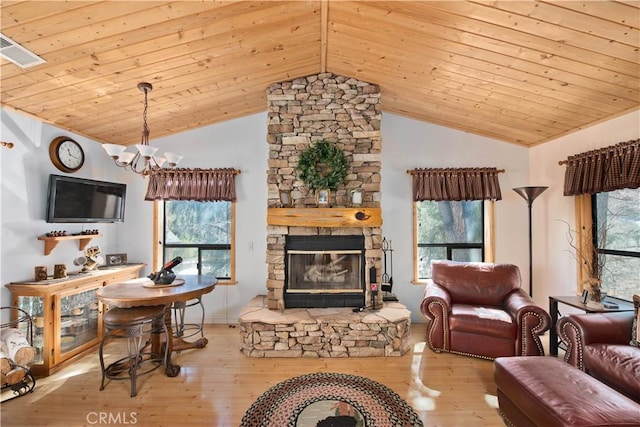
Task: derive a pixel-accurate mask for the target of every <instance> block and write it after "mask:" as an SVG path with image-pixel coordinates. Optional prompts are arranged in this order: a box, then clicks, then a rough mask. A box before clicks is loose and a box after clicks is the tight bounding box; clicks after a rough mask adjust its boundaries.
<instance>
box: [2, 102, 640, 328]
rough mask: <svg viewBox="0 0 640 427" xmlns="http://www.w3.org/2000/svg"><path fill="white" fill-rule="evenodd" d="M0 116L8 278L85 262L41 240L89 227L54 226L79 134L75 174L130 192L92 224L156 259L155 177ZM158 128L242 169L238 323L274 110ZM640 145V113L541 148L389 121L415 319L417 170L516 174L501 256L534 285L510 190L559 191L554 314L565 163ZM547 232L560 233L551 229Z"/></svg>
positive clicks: (398, 286)
mask: <svg viewBox="0 0 640 427" xmlns="http://www.w3.org/2000/svg"><path fill="white" fill-rule="evenodd" d="M0 118H1V119H2V127H1V132H2V133H1V137H2V140H3V141H12V142H14V143H16V146H15V147H14V148H13V149H11V150H8V149H6V148H0V164H1V166H2V169H1V171H0V200H1V203H2V205H1V209H0V221H1V224H2V234H1V235H0V256H1V261H0V281H1V282H2V283H3V284H6V283H9V282H12V281H21V280H30V279H32V278H33V267H34V266H36V265H47V266H48V267H49V269H53V265H54V264H55V263H67V264H68V265H69V264H70V263H71V261H72V260H73V259H74V258H75V257H77V256H78V255H80V252H79V251H78V247H77V243H76V242H61V243H60V244H59V245H58V247H56V248H55V249H54V251H53V252H52V254H51V255H49V256H46V257H45V256H44V255H43V247H44V245H43V242H40V241H38V240H36V237H37V236H39V235H42V234H44V233H46V232H47V231H51V230H54V229H60V228H64V229H66V230H67V231H69V232H78V231H80V230H81V229H82V225H81V224H77V225H75V224H64V227H61V226H60V225H58V226H57V225H56V224H47V223H46V222H45V221H44V214H45V209H46V182H47V179H48V175H49V174H50V173H60V172H59V171H57V169H55V167H54V166H53V165H52V164H51V162H50V161H49V157H48V147H49V142H50V141H51V140H52V139H53V138H55V137H56V136H60V135H68V136H71V137H73V138H74V139H76V140H77V141H78V142H80V143H81V144H82V146H83V148H84V149H85V152H86V153H87V156H88V159H87V162H86V164H85V166H84V167H83V168H82V169H81V170H80V171H79V172H78V173H76V174H75V175H76V176H81V177H87V178H93V179H102V180H107V181H117V182H125V183H126V184H127V185H128V187H127V207H126V217H125V223H124V224H100V225H99V226H93V225H91V224H87V225H86V227H85V228H99V229H100V230H101V232H102V233H103V234H104V237H102V238H99V239H96V240H95V243H97V244H99V245H100V246H101V248H102V250H103V253H118V252H125V253H127V254H128V257H129V260H130V261H139V262H146V263H148V264H150V263H151V248H152V245H153V242H152V235H153V234H152V233H153V230H152V226H153V224H152V203H151V202H145V201H144V194H145V191H146V181H145V180H144V179H142V178H140V177H138V176H135V175H133V174H131V173H128V172H124V171H122V170H121V169H119V168H117V167H115V166H114V165H113V163H112V162H111V160H110V159H109V158H108V157H107V156H106V154H105V153H104V150H102V148H101V147H100V145H99V144H98V143H96V142H94V141H91V140H90V139H87V138H84V137H81V136H79V135H74V134H73V133H70V132H66V131H63V130H61V129H58V128H55V127H53V126H51V125H48V124H41V123H39V122H37V121H35V120H33V119H31V118H28V117H25V116H21V115H20V114H17V113H15V112H13V111H8V110H5V109H3V110H2V113H1V116H0ZM150 128H151V137H152V141H151V143H152V145H154V146H157V147H159V148H160V151H161V152H162V151H175V152H179V153H181V154H185V155H186V156H185V158H184V159H183V161H182V162H181V165H180V166H184V167H234V168H237V169H240V170H241V171H242V173H241V174H240V175H238V176H237V188H238V203H237V210H236V215H237V227H236V244H237V248H236V275H237V279H238V284H237V285H229V286H218V287H217V289H216V290H215V291H214V292H212V293H211V294H209V295H207V296H206V297H205V303H206V312H207V321H209V322H218V323H226V322H227V321H228V322H230V323H233V322H235V321H236V320H237V317H238V313H239V310H240V308H241V307H242V306H243V305H244V304H245V303H246V302H247V301H248V300H249V299H251V298H253V297H254V296H255V295H257V294H263V293H265V283H266V263H265V253H266V241H265V240H266V231H265V230H266V199H267V193H266V191H267V190H266V170H267V152H268V150H267V148H268V147H267V143H266V142H265V140H266V114H265V113H261V114H255V115H252V116H249V117H244V118H241V119H236V120H230V121H228V122H225V123H221V124H217V125H212V126H207V127H203V128H199V129H195V130H192V131H188V132H183V133H181V134H178V135H174V136H172V137H167V138H159V139H155V140H154V139H153V122H152V121H151V122H150ZM631 128H633V129H631ZM637 137H638V115H637V113H635V114H631V115H628V116H625V117H621V118H619V119H615V120H613V121H611V122H610V123H604V124H602V125H598V126H594V127H593V128H590V129H587V130H584V131H581V132H579V133H577V134H574V135H570V136H568V137H565V138H562V139H560V140H558V141H554V142H550V143H547V144H543V145H541V146H540V147H536V148H534V149H531V150H527V149H525V148H523V147H519V146H516V145H512V144H508V143H504V142H500V141H496V140H492V139H489V138H483V137H479V136H475V135H471V134H467V133H464V132H459V131H455V130H451V129H448V128H444V127H441V126H436V125H431V124H428V123H422V122H418V121H415V120H412V119H408V118H404V117H400V116H394V115H392V114H383V119H382V141H383V153H382V211H383V220H384V223H383V226H382V229H383V232H384V235H385V237H386V238H387V239H388V240H391V241H392V242H393V248H394V252H393V262H394V264H393V279H394V292H395V293H396V294H397V295H398V296H399V298H400V300H401V301H402V302H403V303H405V304H407V306H408V307H409V309H410V310H411V311H412V318H413V321H414V322H422V321H423V317H422V315H421V314H420V312H419V304H420V301H421V299H422V294H423V290H424V287H423V286H420V285H412V284H411V278H412V273H411V271H412V260H413V252H412V234H411V233H412V225H411V221H412V217H411V215H412V203H411V179H410V176H409V175H408V174H407V173H406V171H407V170H408V169H412V168H416V167H466V166H471V167H476V166H478V167H479V166H487V167H488V166H495V167H498V168H500V169H505V170H506V173H504V174H501V175H500V185H501V188H502V196H503V200H501V201H499V202H497V203H496V228H497V234H496V240H497V242H496V259H497V261H498V262H511V263H514V264H517V265H519V266H520V267H521V270H522V273H523V287H525V288H526V287H527V285H528V277H527V272H528V246H527V245H528V243H527V241H528V240H527V239H528V234H527V233H528V231H527V230H528V222H527V206H526V202H525V201H524V200H522V199H521V198H520V196H518V195H517V194H516V193H514V192H513V191H512V190H511V189H512V188H513V187H518V186H524V185H548V186H549V187H550V189H549V190H547V192H546V193H543V195H542V196H540V198H539V199H537V200H536V202H535V203H534V208H533V211H534V232H535V235H534V267H535V269H534V282H535V283H534V286H535V291H534V298H535V299H536V301H537V302H538V303H540V304H542V305H543V306H544V307H546V305H547V296H548V295H549V294H559V293H562V294H567V293H570V291H571V290H572V289H574V288H575V276H574V275H575V272H574V270H573V265H572V264H570V261H572V259H571V258H570V256H569V255H568V254H564V253H563V250H562V248H563V247H566V241H565V240H564V237H563V235H562V236H560V232H561V230H558V226H557V225H556V222H554V219H555V218H564V219H567V220H571V221H572V220H573V204H572V202H570V201H568V200H565V199H568V198H564V197H563V196H561V187H562V181H563V178H562V177H563V173H564V169H563V168H562V167H560V166H558V165H557V161H558V160H560V159H563V158H566V156H567V155H569V154H574V153H577V152H582V151H585V150H588V149H591V148H594V147H597V146H604V145H610V144H614V143H616V142H620V141H623V140H627V139H632V138H637ZM587 141H592V142H589V144H593V145H590V146H587V144H588V143H587ZM189 153H193V154H189ZM60 174H62V173H60ZM547 227H548V228H549V230H550V233H547ZM551 234H553V236H552V235H551ZM92 243H93V242H92ZM543 260H544V261H543ZM148 271H149V269H147V271H146V273H148ZM569 282H572V283H569ZM9 302H10V297H9V295H8V292H6V291H5V289H4V287H3V290H2V304H3V305H4V304H8V303H9Z"/></svg>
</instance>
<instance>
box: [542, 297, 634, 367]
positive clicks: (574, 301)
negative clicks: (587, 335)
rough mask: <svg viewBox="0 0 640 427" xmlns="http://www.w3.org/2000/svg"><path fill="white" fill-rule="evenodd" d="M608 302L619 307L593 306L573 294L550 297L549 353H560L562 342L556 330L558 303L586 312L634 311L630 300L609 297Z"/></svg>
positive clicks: (558, 314) (555, 354)
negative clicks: (559, 348)
mask: <svg viewBox="0 0 640 427" xmlns="http://www.w3.org/2000/svg"><path fill="white" fill-rule="evenodd" d="M607 301H608V302H613V303H615V304H618V308H596V309H594V308H591V307H588V306H587V304H583V303H582V302H580V297H579V296H576V295H572V296H560V297H554V296H550V297H549V315H550V316H551V328H550V329H549V354H551V355H552V356H557V355H558V347H559V345H560V342H559V340H558V332H557V331H556V323H557V322H558V317H559V316H561V313H560V311H559V310H558V303H561V304H565V305H568V306H570V307H573V308H577V309H578V310H582V311H584V312H585V313H616V312H620V311H633V303H632V302H630V301H624V300H621V299H617V298H611V297H607Z"/></svg>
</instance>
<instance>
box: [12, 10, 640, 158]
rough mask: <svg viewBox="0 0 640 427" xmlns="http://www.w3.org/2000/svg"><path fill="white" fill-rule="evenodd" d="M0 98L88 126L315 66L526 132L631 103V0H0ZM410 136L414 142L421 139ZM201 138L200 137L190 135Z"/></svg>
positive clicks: (426, 116) (409, 101)
mask: <svg viewBox="0 0 640 427" xmlns="http://www.w3.org/2000/svg"><path fill="white" fill-rule="evenodd" d="M0 14H1V26H2V33H3V34H4V35H5V36H7V37H9V38H11V39H12V40H13V41H15V42H17V43H19V44H21V45H22V46H24V47H25V48H27V49H29V50H30V51H32V52H34V53H36V54H37V55H39V56H41V57H42V58H44V59H45V60H46V61H47V62H46V63H44V64H41V65H36V66H33V67H30V68H26V69H22V68H20V67H18V66H16V65H15V64H13V63H11V62H9V61H7V60H5V59H2V63H1V68H0V73H1V74H0V75H1V102H2V105H3V106H6V107H9V108H12V109H15V110H19V111H22V112H25V113H28V114H30V115H33V116H36V117H38V118H39V119H41V120H43V121H45V122H49V123H53V124H55V125H57V126H60V127H61V128H64V129H68V130H71V131H74V132H77V133H79V134H81V135H85V136H87V137H90V138H93V139H95V140H98V141H101V142H110V143H117V144H124V145H129V144H134V143H138V142H139V141H140V132H141V130H142V109H143V99H144V95H143V94H142V93H141V92H140V91H138V89H137V87H136V86H137V83H138V82H142V81H146V82H150V83H152V84H153V87H154V89H153V91H152V92H151V93H149V112H148V122H149V127H150V130H151V139H153V138H157V137H160V136H165V135H171V134H174V133H177V132H181V131H184V130H187V129H192V128H196V127H200V126H205V125H209V124H213V123H218V122H222V121H225V120H229V119H232V118H237V117H241V116H245V115H248V114H253V113H257V112H261V111H265V110H266V105H267V103H266V99H265V90H266V87H267V86H268V85H269V84H271V83H274V82H280V81H285V80H291V79H294V78H297V77H304V76H307V75H311V74H316V73H320V72H332V73H335V74H339V75H344V76H350V77H355V78H357V79H360V80H364V81H368V82H371V83H374V84H377V85H379V86H380V88H381V91H382V102H381V108H382V109H383V111H384V112H390V113H394V114H399V115H404V116H408V117H412V118H415V119H418V120H423V121H426V122H430V123H435V124H439V125H443V126H447V127H451V128H455V129H459V130H463V131H467V132H470V133H474V134H478V135H483V136H487V137H491V138H495V139H498V140H502V141H506V142H510V143H514V144H520V145H523V146H533V145H536V144H539V143H543V142H545V141H548V140H550V139H554V138H557V137H559V136H562V135H565V134H567V133H570V132H573V131H576V130H578V129H582V128H585V127H587V126H590V125H592V124H595V123H597V122H601V121H604V120H607V119H610V118H613V117H616V116H619V115H621V114H624V113H626V112H630V111H633V110H637V109H638V108H639V107H640V2H639V1H615V2H614V1H558V2H547V1H544V2H542V1H490V2H489V1H482V2H480V1H478V2H475V1H442V2H437V1H413V2H412V1H380V2H374V1H338V0H316V1H289V2H284V1H220V2H212V1H206V2H200V1H174V2H169V1H84V2H83V1H69V2H61V1H5V0H2V2H1V5H0ZM428 142H429V141H428V138H425V143H428ZM202 143H206V141H202Z"/></svg>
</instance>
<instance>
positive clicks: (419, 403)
mask: <svg viewBox="0 0 640 427" xmlns="http://www.w3.org/2000/svg"><path fill="white" fill-rule="evenodd" d="M426 344H427V343H426V342H419V343H416V345H414V346H413V359H412V361H411V378H412V379H413V384H411V386H410V387H411V388H410V390H409V392H408V393H407V396H408V398H409V401H410V403H411V405H412V406H413V407H414V408H415V409H416V410H418V411H433V410H434V409H435V407H436V402H435V399H434V398H436V397H438V396H440V392H439V391H437V390H432V389H430V388H429V387H427V386H426V385H424V383H423V382H422V379H421V378H420V366H421V365H422V353H423V352H424V349H425V346H426Z"/></svg>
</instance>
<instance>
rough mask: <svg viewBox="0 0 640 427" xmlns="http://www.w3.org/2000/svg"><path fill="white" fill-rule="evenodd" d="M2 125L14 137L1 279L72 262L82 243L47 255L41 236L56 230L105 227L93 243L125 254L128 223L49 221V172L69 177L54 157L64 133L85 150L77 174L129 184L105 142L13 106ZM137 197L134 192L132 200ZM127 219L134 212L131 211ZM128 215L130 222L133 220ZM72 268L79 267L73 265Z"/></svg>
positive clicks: (4, 165)
mask: <svg viewBox="0 0 640 427" xmlns="http://www.w3.org/2000/svg"><path fill="white" fill-rule="evenodd" d="M0 119H1V123H2V126H1V128H0V137H1V138H2V140H3V141H11V142H13V143H14V144H15V145H14V147H13V148H12V149H7V148H5V147H3V148H0V165H1V173H0V199H1V209H0V220H1V224H2V232H1V234H0V256H1V258H0V281H1V282H2V284H6V283H9V282H12V281H21V280H33V278H34V272H33V268H34V266H37V265H45V266H47V268H48V271H49V274H52V273H53V265H54V264H58V263H66V264H67V265H68V266H71V263H72V261H73V259H75V258H76V257H78V256H80V255H81V254H82V252H80V250H79V249H78V242H77V241H65V242H60V243H59V244H58V246H57V247H56V248H55V249H54V250H53V252H52V253H51V254H50V255H48V256H45V255H44V242H42V241H39V240H37V237H38V236H40V235H44V234H45V233H47V232H49V231H53V230H66V231H68V232H69V233H77V232H80V231H82V230H83V229H94V228H97V229H99V230H100V231H101V232H102V233H103V234H104V237H100V238H96V239H93V240H92V241H91V245H95V244H97V245H99V246H100V247H101V249H102V252H103V254H104V253H111V252H120V251H121V249H122V246H121V245H120V243H119V242H118V230H119V229H121V228H123V227H124V224H99V225H96V224H48V223H46V222H45V215H46V208H47V203H46V200H47V183H48V179H49V174H59V175H67V174H65V173H63V172H61V171H59V170H58V169H56V168H55V167H54V166H53V164H52V163H51V161H50V160H49V143H50V142H51V141H52V140H53V139H54V138H55V137H58V136H61V135H66V136H69V137H71V138H73V139H75V140H76V141H77V142H79V143H80V144H81V145H82V147H83V148H84V151H85V156H86V160H85V164H84V166H83V167H82V169H80V171H78V172H77V173H76V174H74V176H78V177H82V178H91V179H97V180H104V181H116V182H126V180H125V179H124V178H125V177H124V176H121V175H120V174H119V173H118V172H117V171H116V170H115V168H112V167H111V165H110V163H108V160H109V159H108V158H107V159H105V157H106V155H105V153H104V150H102V148H101V146H100V145H98V144H96V143H95V142H93V141H91V140H89V139H87V138H84V137H82V136H80V135H76V134H73V133H71V132H67V131H63V130H61V129H58V128H56V127H54V126H51V125H48V124H43V123H40V122H38V121H36V120H33V119H32V118H30V117H27V116H24V115H21V114H18V113H16V112H14V111H11V110H6V109H2V111H1V112H0ZM130 200H131V195H128V201H130ZM126 214H127V218H129V217H131V216H133V212H131V211H129V212H126ZM127 218H125V220H126V219H127ZM70 271H73V270H72V269H71V268H70ZM1 302H2V305H7V304H9V303H10V293H9V292H7V291H6V290H5V288H4V286H3V287H2V301H1Z"/></svg>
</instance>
